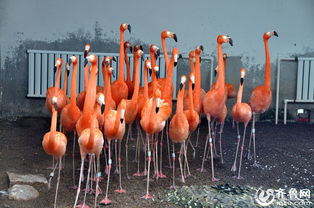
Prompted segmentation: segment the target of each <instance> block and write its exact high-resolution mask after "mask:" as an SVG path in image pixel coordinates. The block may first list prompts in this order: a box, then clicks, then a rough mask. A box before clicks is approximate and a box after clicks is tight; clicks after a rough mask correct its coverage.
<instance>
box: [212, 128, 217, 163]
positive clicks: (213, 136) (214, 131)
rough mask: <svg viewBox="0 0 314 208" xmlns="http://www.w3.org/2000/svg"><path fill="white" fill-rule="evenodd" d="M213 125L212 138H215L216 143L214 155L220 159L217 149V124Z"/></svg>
mask: <svg viewBox="0 0 314 208" xmlns="http://www.w3.org/2000/svg"><path fill="white" fill-rule="evenodd" d="M212 124H213V127H214V128H213V134H212V138H213V142H214V155H215V157H218V154H217V149H216V135H217V134H216V133H217V125H218V124H217V122H212Z"/></svg>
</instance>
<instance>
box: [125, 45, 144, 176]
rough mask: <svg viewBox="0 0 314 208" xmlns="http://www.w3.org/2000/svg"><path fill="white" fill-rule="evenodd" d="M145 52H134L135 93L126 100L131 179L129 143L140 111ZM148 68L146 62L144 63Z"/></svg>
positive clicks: (126, 151)
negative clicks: (141, 73)
mask: <svg viewBox="0 0 314 208" xmlns="http://www.w3.org/2000/svg"><path fill="white" fill-rule="evenodd" d="M142 55H143V51H142V50H141V49H138V50H134V71H135V74H134V75H135V76H134V93H133V95H132V99H131V100H126V110H125V123H126V124H128V126H129V128H128V133H127V137H126V142H125V160H126V175H127V178H129V172H128V171H129V170H128V141H129V138H130V136H131V135H130V134H131V128H132V124H133V122H134V120H135V119H136V116H137V111H138V104H137V103H138V91H139V73H138V71H139V59H140V58H141V57H142ZM144 64H145V66H146V64H147V63H146V62H145V63H144Z"/></svg>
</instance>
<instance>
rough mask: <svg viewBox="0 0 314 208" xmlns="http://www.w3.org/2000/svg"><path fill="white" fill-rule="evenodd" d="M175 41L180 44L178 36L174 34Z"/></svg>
mask: <svg viewBox="0 0 314 208" xmlns="http://www.w3.org/2000/svg"><path fill="white" fill-rule="evenodd" d="M173 39H174V41H176V42H178V37H177V34H173Z"/></svg>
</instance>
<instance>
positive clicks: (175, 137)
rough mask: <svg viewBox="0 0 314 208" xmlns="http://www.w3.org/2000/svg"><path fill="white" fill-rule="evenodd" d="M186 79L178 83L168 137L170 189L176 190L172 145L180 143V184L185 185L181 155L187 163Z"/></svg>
mask: <svg viewBox="0 0 314 208" xmlns="http://www.w3.org/2000/svg"><path fill="white" fill-rule="evenodd" d="M185 82H186V77H185V76H182V77H181V83H180V91H179V93H178V97H177V108H176V113H175V114H174V116H173V117H172V119H171V121H170V125H169V137H170V139H171V140H172V142H173V143H172V149H173V152H172V159H173V184H172V188H174V189H176V186H175V151H174V143H181V149H180V154H179V164H180V170H181V179H182V182H183V183H185V179H184V176H183V171H182V162H181V160H182V159H181V158H182V153H183V154H184V158H185V162H187V158H186V151H185V140H186V139H187V138H188V135H189V122H188V119H187V117H186V114H185V113H184V111H183V95H184V88H185Z"/></svg>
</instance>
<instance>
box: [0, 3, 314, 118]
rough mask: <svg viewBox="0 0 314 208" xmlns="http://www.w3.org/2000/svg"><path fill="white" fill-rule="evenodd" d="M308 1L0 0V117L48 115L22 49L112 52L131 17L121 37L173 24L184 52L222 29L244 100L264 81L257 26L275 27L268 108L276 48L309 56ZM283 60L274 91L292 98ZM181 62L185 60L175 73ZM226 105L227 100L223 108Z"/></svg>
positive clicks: (153, 36) (231, 76) (156, 33)
mask: <svg viewBox="0 0 314 208" xmlns="http://www.w3.org/2000/svg"><path fill="white" fill-rule="evenodd" d="M313 9H314V1H311V0H301V1H295V0H277V1H272V0H264V1H250V0H242V1H232V0H225V1H220V2H218V1H216V2H213V1H205V0H202V1H197V2H193V1H187V0H184V1H182V0H181V1H179V0H174V1H166V0H160V1H158V2H156V1H146V0H139V1H126V0H125V1H123V0H116V1H101V0H94V1H88V2H87V1H83V0H69V1H63V0H54V1H48V0H46V1H43V0H27V1H18V0H1V2H0V34H1V35H0V65H1V70H0V81H1V83H0V117H16V116H43V115H47V112H46V111H45V109H44V107H43V106H44V100H42V99H27V98H26V94H27V76H28V74H27V59H26V58H27V55H26V50H27V49H43V50H45V49H49V50H82V48H83V47H84V44H85V43H87V42H90V43H91V44H92V47H93V51H103V52H116V51H118V45H117V42H118V39H119V36H118V27H119V25H120V24H121V23H123V22H128V23H130V24H131V25H132V30H133V31H132V34H131V35H129V34H126V37H125V38H126V40H130V41H131V42H132V43H133V42H142V43H143V44H146V45H149V44H150V43H155V44H157V45H159V46H161V43H160V32H161V31H162V30H164V29H168V30H171V31H174V32H176V33H177V35H178V40H179V41H178V43H174V41H168V48H169V49H171V48H172V47H178V48H179V51H180V52H181V53H183V54H188V52H189V50H191V49H193V48H195V46H197V45H199V44H202V45H204V47H205V55H212V56H216V53H217V52H216V37H217V35H219V34H223V33H227V34H229V35H230V36H231V37H232V38H233V40H234V44H235V46H234V47H230V46H225V47H224V52H227V53H228V54H229V56H230V58H229V60H228V64H227V74H226V80H227V81H228V82H231V83H233V84H234V85H235V86H236V87H237V86H238V77H239V69H240V68H242V67H245V68H247V69H248V76H247V79H246V83H245V86H246V88H245V91H244V93H245V95H244V101H248V99H249V96H250V94H251V91H252V89H253V88H254V87H255V86H257V85H260V84H262V82H263V73H264V71H263V70H264V59H265V57H264V48H263V42H262V34H263V33H264V32H266V31H271V30H276V31H277V32H278V33H279V38H275V37H274V38H272V39H271V40H270V42H269V45H270V51H271V62H272V70H273V72H272V88H273V98H274V99H273V105H272V108H273V107H274V103H275V79H276V59H277V57H278V55H281V56H287V57H289V56H296V55H305V56H314V37H313V34H314V27H313V20H314V13H313ZM215 65H216V60H215ZM282 67H283V68H282V70H283V71H284V72H285V73H282V80H283V82H282V87H281V95H282V96H281V97H282V98H293V96H294V95H295V83H296V81H295V76H296V63H294V62H287V63H284V64H283V66H282ZM178 70H180V69H178ZM185 70H188V67H185V68H184V70H183V71H182V70H181V71H180V72H178V73H179V74H181V73H183V72H184V71H185ZM202 76H203V83H202V86H203V88H205V89H208V87H209V75H208V74H206V70H205V71H204V70H203V71H202ZM206 86H207V88H206ZM280 103H282V101H281V102H280ZM231 105H232V104H231V103H229V104H228V106H229V108H230V106H231ZM307 106H308V105H307ZM291 107H292V106H291ZM271 112H272V111H270V115H269V117H271V116H272V114H271ZM291 112H293V107H292V108H291Z"/></svg>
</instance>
